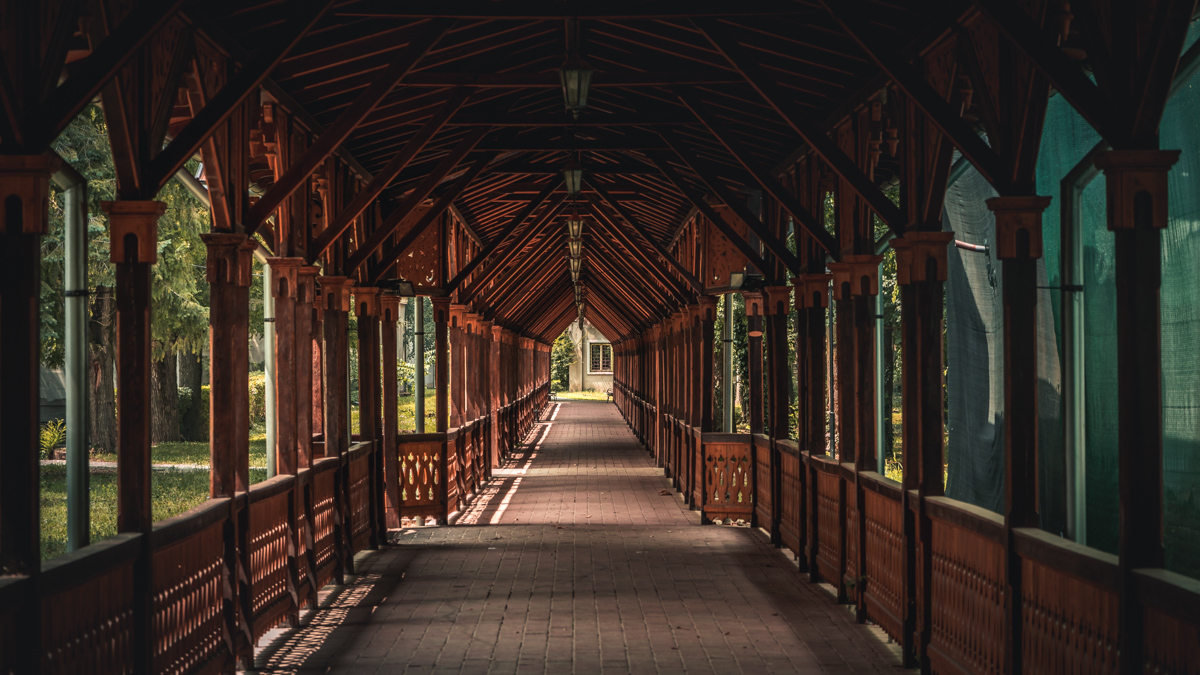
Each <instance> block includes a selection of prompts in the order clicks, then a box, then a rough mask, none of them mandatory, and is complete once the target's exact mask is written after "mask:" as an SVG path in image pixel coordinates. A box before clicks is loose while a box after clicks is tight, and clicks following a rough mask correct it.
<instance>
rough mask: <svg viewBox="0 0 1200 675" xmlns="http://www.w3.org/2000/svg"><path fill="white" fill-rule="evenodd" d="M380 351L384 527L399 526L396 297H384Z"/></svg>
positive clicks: (397, 316) (397, 312) (397, 313)
mask: <svg viewBox="0 0 1200 675" xmlns="http://www.w3.org/2000/svg"><path fill="white" fill-rule="evenodd" d="M380 304H381V305H382V307H383V323H382V325H381V326H380V328H381V330H380V336H381V337H380V340H381V342H382V347H381V349H380V352H381V354H382V355H383V501H384V510H385V513H386V523H385V527H387V528H399V527H400V454H399V449H398V446H397V444H396V443H397V435H398V434H399V433H400V431H399V429H398V428H397V419H396V415H397V413H398V410H397V407H396V406H397V401H396V387H397V383H396V321H397V320H398V318H399V316H400V298H399V297H397V296H394V295H384V296H382V297H381V300H380Z"/></svg>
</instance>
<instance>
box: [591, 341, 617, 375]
mask: <svg viewBox="0 0 1200 675" xmlns="http://www.w3.org/2000/svg"><path fill="white" fill-rule="evenodd" d="M597 347H599V348H600V370H592V350H594V349H596V348H597ZM605 351H607V352H608V369H607V370H605V369H604V353H605ZM612 367H613V351H612V343H611V342H588V354H587V374H588V375H612V374H613V369H612Z"/></svg>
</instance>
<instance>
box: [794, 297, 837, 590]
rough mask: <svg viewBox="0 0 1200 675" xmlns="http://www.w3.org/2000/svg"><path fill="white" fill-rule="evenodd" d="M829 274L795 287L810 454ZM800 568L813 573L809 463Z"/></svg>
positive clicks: (815, 443)
mask: <svg viewBox="0 0 1200 675" xmlns="http://www.w3.org/2000/svg"><path fill="white" fill-rule="evenodd" d="M830 279H831V277H830V275H827V274H811V273H810V274H802V275H800V276H798V277H796V278H795V279H793V280H792V283H793V286H794V288H795V302H796V309H797V312H798V315H797V322H798V325H797V332H798V333H799V332H803V333H805V336H804V340H803V345H804V349H803V350H801V349H799V348H797V352H796V362H797V379H796V381H797V382H798V383H800V388H801V390H802V391H803V395H802V396H801V406H800V413H799V416H800V417H801V418H803V419H804V424H803V425H802V431H801V433H800V434H799V447H800V449H801V450H802V451H807V452H808V453H809V456H810V457H815V456H819V455H824V454H825V429H826V423H825V310H826V306H827V304H828V302H829V282H830ZM800 471H801V473H802V476H803V478H802V480H801V481H800V490H801V493H800V506H801V509H800V513H801V514H802V515H801V518H800V521H801V522H800V530H801V531H800V536H799V541H800V542H802V544H801V545H802V546H804V549H805V550H804V551H802V552H800V554H799V556H798V557H799V558H800V571H802V572H808V573H809V574H810V577H812V578H815V576H816V574H817V536H816V532H817V523H818V519H817V484H816V482H817V476H816V471H815V470H814V469H813V468H812V466H811V465H810V466H808V467H805V466H803V464H802V465H801V466H800Z"/></svg>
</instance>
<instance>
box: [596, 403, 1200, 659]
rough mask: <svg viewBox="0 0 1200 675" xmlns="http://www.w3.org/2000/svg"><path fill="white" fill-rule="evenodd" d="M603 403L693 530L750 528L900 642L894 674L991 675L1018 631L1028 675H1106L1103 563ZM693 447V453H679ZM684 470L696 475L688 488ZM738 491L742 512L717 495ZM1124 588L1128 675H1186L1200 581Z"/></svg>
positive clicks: (1161, 573) (641, 406)
mask: <svg viewBox="0 0 1200 675" xmlns="http://www.w3.org/2000/svg"><path fill="white" fill-rule="evenodd" d="M614 401H615V403H616V405H617V407H618V408H619V409H620V410H621V413H622V414H623V415H624V416H625V418H626V421H627V422H628V423H629V426H630V429H632V430H634V432H635V433H636V434H637V435H638V437H639V438H640V439H641V440H642V442H643V444H644V445H645V446H646V448H647V450H649V451H650V452H651V453H652V454H653V455H654V456H655V457H656V458H657V460H658V463H659V465H660V466H662V467H663V469H664V471H665V472H666V475H667V476H668V477H669V478H670V479H671V481H672V483H673V485H674V486H675V487H676V488H677V489H678V490H679V491H680V492H682V493H683V494H684V495H686V496H688V497H689V501H691V502H695V503H693V504H692V506H693V508H695V509H697V510H700V511H701V514H702V518H703V520H704V521H717V520H722V519H724V518H732V519H734V520H740V519H751V518H752V524H753V525H754V526H755V527H758V528H761V529H762V530H765V531H766V532H767V533H770V534H771V536H772V541H774V542H775V543H776V544H777V545H780V546H784V547H786V548H788V549H789V550H791V551H792V552H794V553H795V554H796V556H797V558H798V559H799V561H800V567H801V569H802V570H804V571H806V572H807V573H808V574H809V575H810V576H811V578H812V579H813V580H814V581H823V582H828V583H829V584H831V585H833V587H834V590H835V592H836V594H837V597H838V599H839V601H842V602H853V603H854V604H855V610H856V615H857V617H858V618H859V620H861V621H868V620H869V621H872V622H874V623H875V624H877V625H878V626H880V627H881V628H882V629H883V630H884V631H885V632H886V633H887V634H888V635H889V636H891V637H892V638H893V639H894V640H895V641H896V642H898V643H900V644H901V645H902V646H903V649H904V653H905V661H906V663H907V664H908V665H923V666H924V667H925V668H926V669H927V670H928V671H929V672H933V673H957V674H961V673H1003V672H1005V670H1006V663H1005V661H1006V651H1005V645H1006V644H1008V643H1007V642H1006V641H1007V640H1009V639H1010V635H1011V634H1013V633H1014V632H1015V631H1019V639H1020V642H1019V644H1020V656H1019V658H1020V667H1021V670H1022V672H1023V673H1026V674H1027V675H1028V674H1029V673H1039V674H1042V673H1044V674H1046V675H1050V674H1056V673H1100V674H1103V673H1117V672H1119V668H1120V659H1119V653H1118V649H1117V644H1118V641H1117V640H1118V635H1117V626H1118V617H1119V611H1120V607H1121V592H1120V587H1121V584H1120V580H1121V571H1120V569H1119V566H1118V561H1117V559H1116V557H1115V556H1112V555H1109V554H1107V553H1102V552H1100V551H1097V550H1095V549H1090V548H1087V547H1086V546H1080V545H1078V544H1075V543H1073V542H1071V541H1069V540H1066V539H1063V538H1061V537H1058V536H1055V535H1053V534H1050V533H1047V532H1043V531H1041V530H1037V529H1024V528H1016V529H1013V530H1011V532H1012V542H1013V543H1012V544H1011V547H1010V548H1008V549H1006V546H1005V541H1006V537H1007V535H1006V529H1005V525H1004V519H1003V518H1002V517H1001V516H1000V515H998V514H996V513H992V512H990V511H987V510H984V509H980V508H977V507H974V506H971V505H969V504H965V503H962V502H958V501H955V500H953V499H948V498H946V497H940V496H924V497H923V496H921V495H919V494H918V493H917V492H916V491H915V490H913V491H909V492H907V493H905V492H904V491H903V490H902V488H901V486H900V484H899V483H897V482H895V481H893V480H890V479H888V478H886V477H884V476H882V475H880V474H879V473H876V472H874V471H866V470H862V469H857V468H856V467H855V466H854V465H853V464H839V463H838V462H837V461H835V460H833V459H832V458H830V457H828V456H826V455H824V454H823V453H822V452H817V453H813V452H809V451H807V450H801V449H799V448H797V445H796V444H795V443H794V442H792V441H789V440H780V439H773V438H770V437H768V436H763V435H757V436H751V435H749V434H712V433H704V434H699V433H698V432H697V431H696V429H695V428H694V427H693V426H692V425H690V424H688V423H686V422H685V421H684V420H682V419H680V418H679V417H677V416H675V415H674V414H672V413H671V412H670V411H669V410H666V409H662V410H660V409H658V408H657V407H656V406H654V405H653V404H652V403H650V402H647V401H645V400H642V399H641V398H639V397H638V395H637V394H636V393H635V392H633V391H632V390H630V389H628V388H627V387H625V386H624V385H622V384H621V383H619V382H618V383H616V384H615V385H614ZM696 437H699V438H700V439H701V440H700V443H698V444H692V443H691V440H692V439H693V438H696ZM697 461H698V462H699V463H700V464H701V465H702V466H704V467H705V470H704V471H703V472H701V473H699V474H697V473H695V472H694V467H695V466H696V462H697ZM743 462H745V464H743ZM747 480H749V481H750V490H749V495H750V496H751V502H752V503H751V504H749V505H747V504H745V503H744V502H739V501H738V497H736V496H735V495H737V494H741V493H740V492H738V491H734V490H732V489H730V488H731V487H732V486H735V485H736V486H739V488H740V487H741V486H744V485H745V482H746V481H747ZM743 499H744V497H743ZM927 547H928V550H926V548H927ZM1006 550H1008V551H1011V553H1006ZM1006 555H1011V556H1013V557H1012V558H1011V560H1013V562H1012V563H1010V565H1019V566H1020V571H1019V580H1020V582H1019V584H1018V585H1017V586H1016V587H1018V588H1019V592H1018V593H1016V595H1019V596H1020V597H1019V602H1018V604H1017V605H1016V607H1015V608H1014V610H1015V611H1017V612H1019V614H1017V615H1013V617H1012V618H1010V615H1009V613H1008V612H1007V611H1006V607H1005V601H1006V598H1005V594H1006V592H1007V589H1008V588H1010V582H1009V579H1010V572H1009V566H1006V564H1005V560H1006ZM1131 574H1132V578H1133V580H1134V583H1133V587H1134V593H1133V594H1132V596H1131V597H1130V598H1129V599H1128V600H1127V602H1131V603H1133V605H1134V606H1135V607H1136V608H1138V609H1137V611H1139V612H1140V613H1141V616H1142V625H1143V649H1142V652H1143V654H1142V656H1143V661H1144V663H1143V668H1142V669H1141V670H1139V672H1144V673H1147V674H1149V673H1185V674H1187V675H1200V580H1196V579H1191V578H1188V577H1184V576H1181V575H1179V574H1174V573H1172V572H1169V571H1166V570H1161V569H1150V570H1132V571H1131ZM926 586H928V588H926ZM1014 623H1015V624H1016V626H1013V624H1014Z"/></svg>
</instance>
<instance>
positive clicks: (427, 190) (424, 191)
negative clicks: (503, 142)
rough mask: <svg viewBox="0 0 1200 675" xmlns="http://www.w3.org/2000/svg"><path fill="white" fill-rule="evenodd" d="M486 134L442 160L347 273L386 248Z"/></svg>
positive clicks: (374, 234)
mask: <svg viewBox="0 0 1200 675" xmlns="http://www.w3.org/2000/svg"><path fill="white" fill-rule="evenodd" d="M485 134H487V129H478V130H476V131H475V132H474V133H472V134H471V135H469V136H467V137H466V138H463V139H462V140H461V141H459V142H458V145H457V146H455V148H454V150H452V151H451V152H450V154H448V155H446V156H445V157H443V158H442V161H441V162H439V163H438V165H437V167H436V168H435V169H434V170H433V172H432V173H430V174H429V175H428V176H426V177H425V180H424V181H422V182H421V184H420V185H418V186H417V188H416V189H415V190H413V191H412V192H410V193H409V195H408V197H406V198H405V199H404V201H403V202H401V203H400V205H399V206H397V207H396V208H395V209H393V210H392V212H391V213H389V214H388V216H387V218H386V219H384V221H383V223H381V224H380V225H379V227H378V228H376V230H375V231H374V232H372V233H371V235H370V236H369V237H367V240H366V241H365V242H363V243H362V244H361V245H360V246H359V248H358V250H356V251H354V252H353V253H352V254H351V256H350V261H349V262H348V263H347V265H348V267H347V271H349V270H352V269H354V268H355V267H357V266H358V265H360V264H362V262H363V261H364V260H366V259H367V257H368V256H370V255H371V254H372V253H374V252H375V249H377V248H379V247H380V246H382V245H383V244H384V243H385V242H386V241H387V239H388V237H390V236H392V232H393V231H394V230H395V229H396V227H397V226H398V225H400V223H401V221H403V220H404V219H405V218H406V217H408V214H410V213H412V212H413V210H414V209H416V208H417V206H419V205H420V204H421V202H423V201H425V198H426V197H428V196H429V195H431V194H433V191H434V190H435V189H437V186H438V184H439V183H441V180H442V178H444V177H445V176H446V175H447V174H449V173H450V172H451V171H452V170H454V167H455V166H457V165H458V163H459V162H461V161H462V160H463V158H464V157H466V156H467V153H469V152H470V151H471V150H472V149H473V148H474V147H475V144H476V143H478V142H479V141H480V139H482V138H483V137H484V135H485Z"/></svg>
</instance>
